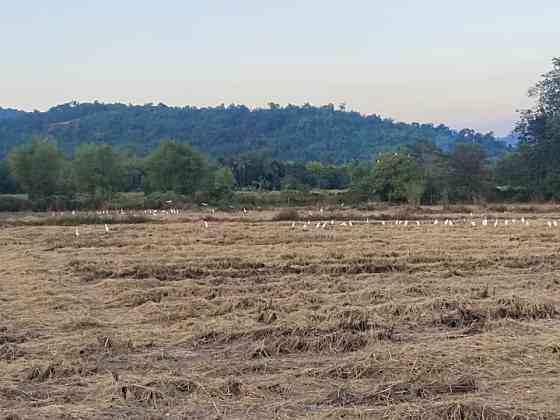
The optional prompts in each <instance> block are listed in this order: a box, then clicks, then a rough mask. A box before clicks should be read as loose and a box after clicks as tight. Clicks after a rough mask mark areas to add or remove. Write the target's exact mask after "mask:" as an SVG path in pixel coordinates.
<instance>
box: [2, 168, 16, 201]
mask: <svg viewBox="0 0 560 420" xmlns="http://www.w3.org/2000/svg"><path fill="white" fill-rule="evenodd" d="M15 192H17V183H16V180H15V179H14V177H13V176H12V173H11V171H10V165H9V164H8V162H7V161H5V160H3V161H0V194H14V193H15Z"/></svg>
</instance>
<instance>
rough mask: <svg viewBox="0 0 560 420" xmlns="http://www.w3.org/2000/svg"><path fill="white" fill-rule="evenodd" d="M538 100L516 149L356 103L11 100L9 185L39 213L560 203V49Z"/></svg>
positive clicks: (5, 144)
mask: <svg viewBox="0 0 560 420" xmlns="http://www.w3.org/2000/svg"><path fill="white" fill-rule="evenodd" d="M529 95H530V96H531V98H533V99H534V106H533V107H532V108H531V109H527V110H524V111H522V112H521V115H520V120H519V122H518V124H517V127H516V130H515V137H517V138H518V139H519V142H518V143H517V144H516V145H515V146H512V145H511V143H506V142H504V141H500V140H498V139H496V138H495V136H494V135H493V134H492V133H486V134H481V133H477V132H475V131H474V130H469V129H465V130H461V131H455V130H452V129H450V128H448V127H446V126H443V125H439V126H434V125H431V124H417V123H412V124H406V123H401V122H395V121H393V120H390V119H383V118H381V117H379V116H376V115H370V116H364V115H361V114H358V113H356V112H349V111H347V110H346V109H345V107H344V106H343V105H341V106H339V107H334V106H333V105H327V106H322V107H315V106H311V105H304V106H293V105H288V106H285V107H280V106H278V105H276V104H273V103H271V104H269V106H268V108H266V109H254V110H250V109H249V108H247V107H245V106H241V105H231V106H228V107H225V106H219V107H214V108H195V107H185V108H176V107H168V106H166V105H163V104H158V105H153V104H148V105H143V106H132V105H123V104H102V103H98V102H94V103H83V104H79V103H75V102H73V103H69V104H64V105H60V106H57V107H54V108H51V109H50V110H49V111H47V112H37V111H36V112H22V111H17V110H13V109H2V108H0V157H1V160H0V194H21V193H25V194H27V196H28V199H29V200H30V201H31V202H34V203H41V205H39V206H38V208H51V207H52V206H53V203H57V206H63V207H64V206H67V205H68V204H67V203H68V202H73V203H74V204H73V205H74V206H78V204H79V205H80V206H87V207H100V206H106V205H108V203H111V202H112V201H113V200H115V197H116V196H118V195H119V194H121V193H125V192H144V193H145V194H146V196H148V197H149V196H154V195H158V194H160V195H161V194H174V195H176V196H180V197H182V198H183V199H184V200H187V201H188V200H191V201H192V202H199V201H201V200H203V201H205V202H226V201H228V202H231V200H232V199H233V197H234V192H235V191H236V190H256V191H267V190H280V191H300V192H307V191H310V190H314V189H321V190H343V191H344V192H345V194H344V195H343V197H344V200H347V201H367V200H383V201H388V202H394V203H402V202H408V203H411V204H422V203H424V204H435V203H448V202H480V201H491V200H516V201H523V200H557V199H558V198H560V59H559V58H555V59H553V62H552V69H551V70H550V71H549V72H547V73H546V74H544V75H543V76H542V78H541V80H540V81H539V82H538V83H537V84H536V85H535V86H534V87H533V88H531V89H530V91H529ZM55 198H56V199H55ZM3 199H5V197H4V198H3ZM11 199H12V200H15V198H14V197H11ZM61 203H62V204H61ZM64 203H66V204H64ZM4 207H5V206H4ZM8 207H9V206H8ZM1 208H3V207H2V206H1V205H0V209H1Z"/></svg>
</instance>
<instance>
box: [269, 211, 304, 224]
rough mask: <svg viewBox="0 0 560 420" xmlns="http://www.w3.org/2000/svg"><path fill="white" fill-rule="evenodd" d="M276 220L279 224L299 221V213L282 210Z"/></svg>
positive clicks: (275, 217)
mask: <svg viewBox="0 0 560 420" xmlns="http://www.w3.org/2000/svg"><path fill="white" fill-rule="evenodd" d="M274 220H276V221H278V222H281V221H295V220H299V213H298V212H297V210H296V209H282V210H280V211H279V212H278V213H277V214H276V216H274Z"/></svg>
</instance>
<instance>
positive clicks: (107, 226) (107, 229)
mask: <svg viewBox="0 0 560 420" xmlns="http://www.w3.org/2000/svg"><path fill="white" fill-rule="evenodd" d="M105 232H106V233H109V225H108V224H107V223H105Z"/></svg>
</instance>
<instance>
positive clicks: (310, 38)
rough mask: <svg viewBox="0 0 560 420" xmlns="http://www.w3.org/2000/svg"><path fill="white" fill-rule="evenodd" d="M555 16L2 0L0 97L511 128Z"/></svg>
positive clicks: (518, 11)
mask: <svg viewBox="0 0 560 420" xmlns="http://www.w3.org/2000/svg"><path fill="white" fill-rule="evenodd" d="M558 22H560V2H559V1H558V0H532V1H530V2H529V1H526V0H469V1H460V0H415V1H412V0H391V1H389V0H347V1H340V0H299V1H296V0H282V1H272V0H237V1H236V0H203V1H200V0H159V1H153V0H150V1H147V0H119V1H115V0H95V1H90V0H81V1H76V0H72V1H70V0H49V1H44V0H18V1H17V2H16V1H12V2H7V1H6V2H2V4H1V5H0V40H1V41H0V42H1V46H2V48H1V49H0V106H2V107H13V108H18V109H24V110H33V109H38V110H46V109H48V108H49V107H51V106H54V105H57V104H61V103H65V102H69V101H73V100H76V101H79V102H85V101H93V100H99V101H102V102H117V101H118V102H124V103H134V104H144V103H149V102H153V103H159V102H164V103H166V104H168V105H178V106H183V105H194V106H214V105H219V104H222V103H223V104H226V105H228V104H231V103H236V104H245V105H247V106H250V107H263V106H266V105H267V104H268V103H269V102H275V103H279V104H281V105H286V104H289V103H291V104H304V103H306V102H308V103H311V104H314V105H323V104H328V103H333V104H335V105H338V104H341V103H345V104H346V107H347V109H351V110H354V111H358V112H360V113H363V114H378V115H381V116H384V117H389V118H393V119H395V120H400V121H406V122H412V121H415V122H432V123H435V124H439V123H444V124H447V125H449V126H451V127H454V128H464V127H469V128H474V129H477V130H480V131H483V132H487V131H494V132H496V133H497V134H498V135H504V134H507V133H508V132H509V131H511V128H512V124H513V123H514V121H515V120H516V119H517V116H518V114H517V110H518V109H522V108H526V107H528V106H530V100H529V99H528V98H527V91H528V89H529V88H530V87H531V86H532V85H533V84H534V83H536V82H537V81H538V80H539V78H540V75H542V74H543V73H545V72H546V71H548V70H549V69H550V68H551V60H552V58H553V57H555V56H560V48H558V45H559V44H558V41H559V40H560V24H559V23H558Z"/></svg>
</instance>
